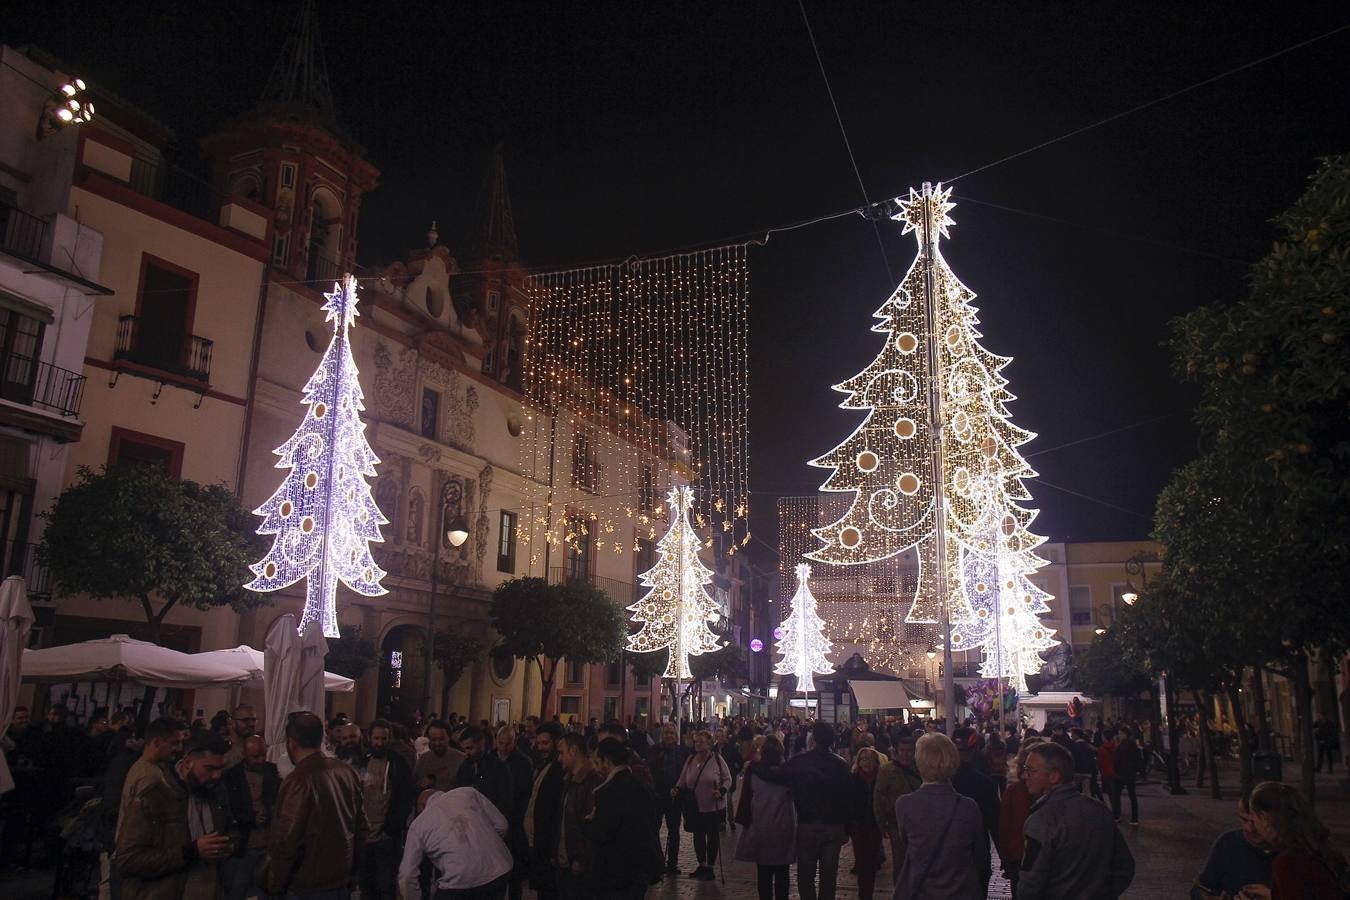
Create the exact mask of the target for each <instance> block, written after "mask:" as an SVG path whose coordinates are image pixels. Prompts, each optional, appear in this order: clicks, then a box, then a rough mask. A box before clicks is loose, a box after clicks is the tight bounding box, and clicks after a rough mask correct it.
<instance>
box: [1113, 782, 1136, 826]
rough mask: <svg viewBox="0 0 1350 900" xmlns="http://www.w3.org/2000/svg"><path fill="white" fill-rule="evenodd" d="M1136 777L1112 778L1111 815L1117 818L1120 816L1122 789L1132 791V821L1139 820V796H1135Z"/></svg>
mask: <svg viewBox="0 0 1350 900" xmlns="http://www.w3.org/2000/svg"><path fill="white" fill-rule="evenodd" d="M1134 782H1135V779H1134V776H1133V775H1131V776H1130V777H1129V778H1121V777H1120V776H1116V777H1115V778H1113V779H1111V815H1113V816H1115V817H1116V818H1117V819H1119V818H1120V792H1121V790H1122V789H1124V790H1127V791H1129V792H1130V821H1131V822H1138V821H1139V798H1138V797H1136V796H1135V793H1134V789H1135V784H1134Z"/></svg>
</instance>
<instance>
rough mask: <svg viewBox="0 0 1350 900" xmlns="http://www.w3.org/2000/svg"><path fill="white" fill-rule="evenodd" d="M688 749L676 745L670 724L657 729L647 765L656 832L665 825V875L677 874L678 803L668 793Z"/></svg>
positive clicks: (676, 736) (677, 737)
mask: <svg viewBox="0 0 1350 900" xmlns="http://www.w3.org/2000/svg"><path fill="white" fill-rule="evenodd" d="M687 759H689V748H688V747H686V746H684V744H682V743H680V732H679V730H678V729H677V728H676V727H675V723H674V722H667V723H666V724H664V725H662V726H661V743H659V744H657V745H656V749H654V750H652V753H651V756H650V757H648V764H649V766H650V767H651V771H652V790H653V791H654V792H655V793H656V802H657V828H658V829H659V828H660V827H661V820H662V819H664V820H665V823H666V871H667V872H678V871H679V868H678V866H677V862H678V860H679V857H680V801H679V800H678V799H672V798H671V796H670V792H671V791H672V790H673V789H674V788H675V785H676V783H677V782H679V780H680V773H681V772H683V771H684V763H685V760H687Z"/></svg>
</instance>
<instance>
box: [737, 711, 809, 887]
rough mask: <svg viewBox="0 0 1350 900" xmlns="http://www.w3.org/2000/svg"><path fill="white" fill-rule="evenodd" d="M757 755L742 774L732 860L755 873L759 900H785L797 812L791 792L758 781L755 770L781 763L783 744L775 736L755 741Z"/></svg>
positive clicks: (793, 856) (793, 857)
mask: <svg viewBox="0 0 1350 900" xmlns="http://www.w3.org/2000/svg"><path fill="white" fill-rule="evenodd" d="M755 742H756V743H758V744H759V745H760V746H759V752H758V757H757V759H756V760H755V761H753V762H751V763H749V764H748V765H746V767H745V769H744V770H743V771H742V773H741V774H742V775H743V776H744V777H743V778H742V779H741V799H740V803H739V805H738V806H737V807H736V823H737V824H738V825H740V826H741V840H740V842H739V843H738V844H737V845H736V858H737V859H739V860H741V861H743V862H752V863H754V864H755V868H756V870H757V874H758V881H759V900H787V898H788V867H789V866H791V865H792V864H793V863H795V862H796V861H797V810H796V809H795V808H794V807H793V805H792V789H791V788H789V787H788V786H787V785H785V784H774V783H773V782H770V781H765V780H764V779H763V778H760V777H759V776H758V774H757V773H756V770H757V769H759V768H761V767H765V766H777V765H781V764H782V762H783V742H782V741H780V740H779V739H778V737H777V735H768V736H761V737H759V738H756V739H755Z"/></svg>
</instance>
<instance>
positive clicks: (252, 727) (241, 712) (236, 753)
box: [225, 703, 258, 769]
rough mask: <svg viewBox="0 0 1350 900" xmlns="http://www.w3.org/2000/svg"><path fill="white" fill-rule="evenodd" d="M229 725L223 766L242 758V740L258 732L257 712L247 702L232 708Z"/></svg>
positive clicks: (233, 764)
mask: <svg viewBox="0 0 1350 900" xmlns="http://www.w3.org/2000/svg"><path fill="white" fill-rule="evenodd" d="M231 719H232V720H233V721H232V724H231V725H230V752H229V753H227V754H225V767H226V768H227V769H228V768H231V767H233V766H235V765H236V764H238V763H240V762H242V761H243V759H244V742H245V741H247V740H248V739H249V738H251V737H252V736H253V735H255V734H257V733H258V714H257V713H256V712H254V711H253V707H251V706H249V705H248V704H247V703H241V704H239V705H238V706H236V707H235V708H234V713H233V715H232V716H231Z"/></svg>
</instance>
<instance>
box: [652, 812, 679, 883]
mask: <svg viewBox="0 0 1350 900" xmlns="http://www.w3.org/2000/svg"><path fill="white" fill-rule="evenodd" d="M660 818H661V819H664V820H665V823H666V867H667V868H670V869H673V868H675V863H676V862H678V861H679V858H680V804H679V802H678V801H676V800H667V801H665V802H664V803H662V804H661V816H660ZM656 826H657V828H660V827H661V822H660V820H658V821H657V823H656Z"/></svg>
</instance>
